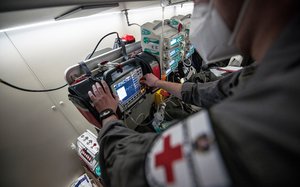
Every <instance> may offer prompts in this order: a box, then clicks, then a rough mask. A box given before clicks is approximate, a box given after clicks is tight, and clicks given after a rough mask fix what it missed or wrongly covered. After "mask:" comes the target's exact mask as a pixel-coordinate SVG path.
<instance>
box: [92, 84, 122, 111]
mask: <svg viewBox="0 0 300 187" xmlns="http://www.w3.org/2000/svg"><path fill="white" fill-rule="evenodd" d="M101 84H102V86H103V88H102V86H101V85H100V84H99V83H98V82H97V83H96V84H94V85H93V86H92V89H93V90H92V91H89V92H88V94H89V97H90V98H91V100H92V102H93V104H94V106H95V108H96V110H97V111H98V112H99V113H100V112H102V111H103V110H105V109H112V110H113V111H114V112H116V111H117V108H118V103H119V97H118V96H117V95H114V96H113V95H112V93H111V92H110V89H109V87H108V86H107V84H106V82H105V81H101Z"/></svg>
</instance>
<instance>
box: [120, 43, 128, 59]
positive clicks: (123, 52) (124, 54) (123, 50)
mask: <svg viewBox="0 0 300 187" xmlns="http://www.w3.org/2000/svg"><path fill="white" fill-rule="evenodd" d="M120 46H121V50H122V55H123V57H124V60H128V59H129V57H128V55H127V52H126V47H125V43H124V42H123V41H120Z"/></svg>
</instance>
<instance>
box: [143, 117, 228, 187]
mask: <svg viewBox="0 0 300 187" xmlns="http://www.w3.org/2000/svg"><path fill="white" fill-rule="evenodd" d="M145 168H146V177H147V181H148V183H149V185H150V186H151V187H163V186H172V187H173V186H174V187H177V186H178V187H182V186H185V187H189V186H191V187H194V186H201V187H203V186H230V180H229V177H228V175H227V172H226V169H225V167H224V164H223V160H222V158H221V156H220V153H219V149H218V146H217V144H216V142H215V140H214V134H213V131H212V129H211V124H210V120H209V117H208V113H207V112H206V111H205V112H201V113H198V114H196V115H193V116H192V117H190V118H188V119H187V120H184V121H181V122H179V123H178V124H176V125H174V126H173V127H171V128H169V129H168V130H166V131H165V132H164V133H163V134H162V135H161V136H159V137H158V138H157V139H156V140H155V142H154V144H153V145H152V147H151V150H150V151H149V153H148V155H147V158H146V167H145Z"/></svg>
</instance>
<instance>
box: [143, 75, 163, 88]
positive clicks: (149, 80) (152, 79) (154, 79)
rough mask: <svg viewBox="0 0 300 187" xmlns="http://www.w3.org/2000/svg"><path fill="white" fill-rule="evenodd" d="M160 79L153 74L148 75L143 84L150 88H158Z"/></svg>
mask: <svg viewBox="0 0 300 187" xmlns="http://www.w3.org/2000/svg"><path fill="white" fill-rule="evenodd" d="M158 81H159V79H158V78H157V77H156V76H155V75H153V74H152V73H149V74H146V75H145V76H144V77H143V78H142V79H141V83H143V84H146V85H147V86H149V87H157V85H156V83H157V82H158Z"/></svg>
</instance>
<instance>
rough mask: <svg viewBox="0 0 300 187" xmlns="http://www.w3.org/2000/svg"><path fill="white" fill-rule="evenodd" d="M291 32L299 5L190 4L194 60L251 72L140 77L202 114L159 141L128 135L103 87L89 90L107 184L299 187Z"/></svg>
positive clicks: (220, 0) (298, 54)
mask: <svg viewBox="0 0 300 187" xmlns="http://www.w3.org/2000/svg"><path fill="white" fill-rule="evenodd" d="M299 30H300V13H299V1H297V0H277V1H274V0H211V1H208V0H195V7H194V13H193V18H192V28H191V36H190V37H191V41H192V42H193V45H194V46H195V47H196V49H197V50H198V52H199V53H200V55H201V56H202V58H203V59H204V60H205V61H207V62H213V61H217V60H221V59H222V58H228V57H230V56H232V55H234V54H236V53H239V52H241V53H244V54H249V55H251V56H252V57H253V58H254V59H255V60H256V61H257V64H258V66H257V69H256V70H255V71H254V70H253V69H254V68H253V67H250V68H246V69H244V70H242V71H240V72H237V73H233V74H231V75H229V76H228V77H225V78H224V79H221V80H219V81H217V82H212V83H205V84H195V83H185V84H183V85H181V84H175V83H168V82H164V81H161V80H158V79H156V78H155V77H154V76H153V75H151V74H148V75H146V76H145V78H146V80H145V81H144V83H145V84H147V85H149V86H155V87H160V88H164V89H166V90H168V91H169V92H171V93H172V94H174V95H176V96H177V97H179V98H181V99H182V100H183V101H185V102H189V103H193V104H197V105H200V106H203V107H205V108H206V110H203V111H201V112H199V113H197V114H195V115H193V116H191V117H189V118H188V119H186V120H184V121H182V122H180V123H178V124H175V125H174V126H172V127H171V128H169V129H168V130H166V131H165V132H163V133H162V134H161V135H156V134H154V133H146V134H140V133H138V132H135V131H133V130H130V129H128V128H126V127H125V126H124V124H123V122H122V121H120V120H118V119H117V117H116V115H114V112H115V111H116V108H117V106H118V99H117V98H115V97H113V96H112V94H111V93H110V91H109V88H108V87H107V84H106V83H105V82H102V84H103V88H102V87H101V86H100V85H99V84H96V85H94V86H93V90H91V91H90V92H89V95H90V98H91V99H92V101H93V103H94V105H95V107H96V109H97V110H98V111H99V112H100V114H101V115H102V118H101V119H102V124H103V127H102V130H101V132H100V134H99V143H100V164H101V169H102V171H103V173H102V177H103V179H104V182H105V184H106V185H107V186H118V187H122V186H127V187H133V186H185V187H186V186H300V180H299V179H300V172H299V168H300V116H299V115H300V83H299V80H300V34H299ZM249 75H251V76H249Z"/></svg>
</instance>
